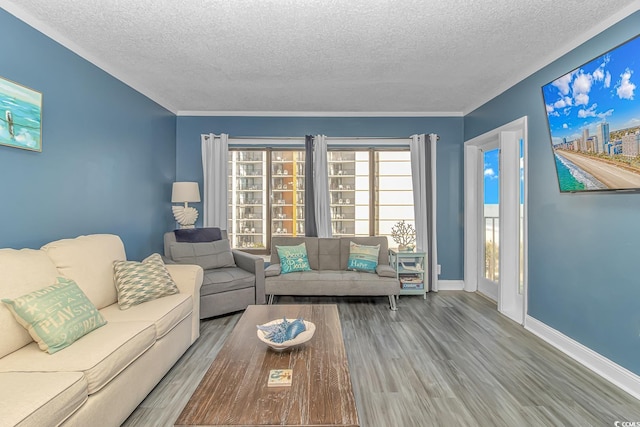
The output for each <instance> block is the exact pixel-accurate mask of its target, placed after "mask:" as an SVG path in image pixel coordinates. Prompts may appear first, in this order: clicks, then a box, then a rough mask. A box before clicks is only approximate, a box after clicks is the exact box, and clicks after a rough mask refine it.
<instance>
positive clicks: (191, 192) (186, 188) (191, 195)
mask: <svg viewBox="0 0 640 427" xmlns="http://www.w3.org/2000/svg"><path fill="white" fill-rule="evenodd" d="M199 201H200V188H198V183H197V182H174V183H173V189H172V191H171V202H172V203H183V202H199Z"/></svg>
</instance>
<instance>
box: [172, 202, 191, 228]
mask: <svg viewBox="0 0 640 427" xmlns="http://www.w3.org/2000/svg"><path fill="white" fill-rule="evenodd" d="M171 210H172V211H173V217H174V218H175V219H176V221H177V222H178V224H180V228H195V223H196V220H197V219H198V210H197V209H196V208H192V207H191V206H189V207H184V206H172V207H171Z"/></svg>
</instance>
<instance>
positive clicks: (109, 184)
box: [0, 9, 176, 259]
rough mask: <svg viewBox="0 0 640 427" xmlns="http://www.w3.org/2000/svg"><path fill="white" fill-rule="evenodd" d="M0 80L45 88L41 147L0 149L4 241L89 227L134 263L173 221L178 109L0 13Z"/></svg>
mask: <svg viewBox="0 0 640 427" xmlns="http://www.w3.org/2000/svg"><path fill="white" fill-rule="evenodd" d="M0 40H3V43H2V44H0V58H2V59H1V60H0V76H2V77H4V78H6V79H9V80H13V81H15V82H18V83H20V84H23V85H25V86H28V87H30V88H32V89H35V90H37V91H40V92H42V94H43V113H42V117H43V132H42V135H43V136H42V145H43V148H42V152H41V153H37V152H31V151H25V150H20V149H16V148H12V147H6V146H0V181H1V182H2V183H1V184H0V203H1V208H0V247H14V248H22V247H31V248H39V247H40V246H41V245H43V244H45V243H47V242H49V241H52V240H55V239H60V238H69V237H75V236H78V235H80V234H90V233H115V234H118V235H120V236H121V237H122V239H123V241H124V243H125V248H126V250H127V255H128V257H129V258H130V259H140V258H142V257H144V256H146V255H148V254H149V253H151V252H154V251H161V250H162V233H163V231H164V230H169V229H171V228H172V227H173V224H174V223H173V218H172V215H171V209H170V208H169V207H170V202H169V201H170V197H171V183H172V182H173V181H174V178H175V167H176V166H175V133H176V118H175V115H173V114H172V113H170V112H169V111H167V110H165V109H164V108H162V107H160V106H159V105H157V104H156V103H154V102H152V101H151V100H149V99H148V98H146V97H145V96H143V95H141V94H140V93H138V92H136V91H134V90H133V89H131V88H130V87H128V86H126V85H125V84H123V83H122V82H120V81H118V80H117V79H115V78H113V77H111V76H110V75H108V74H107V73H105V72H104V71H102V70H100V69H99V68H97V67H96V66H94V65H92V64H90V63H89V62H87V61H86V60H84V59H82V58H80V57H79V56H77V55H76V54H74V53H73V52H71V51H69V50H68V49H66V48H64V47H63V46H61V45H59V44H58V43H56V42H54V41H53V40H51V39H49V38H48V37H46V36H44V35H43V34H42V33H40V32H38V31H36V30H35V29H33V28H32V27H30V26H28V25H26V24H25V23H23V22H22V21H20V20H18V19H16V18H15V17H14V16H12V15H10V14H8V13H7V12H5V11H4V10H2V9H0Z"/></svg>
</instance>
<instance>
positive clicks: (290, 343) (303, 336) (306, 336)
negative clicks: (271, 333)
mask: <svg viewBox="0 0 640 427" xmlns="http://www.w3.org/2000/svg"><path fill="white" fill-rule="evenodd" d="M281 322H282V319H277V320H272V321H271V322H267V323H265V324H264V325H261V326H270V325H274V324H276V323H281ZM303 322H304V326H305V328H306V330H305V331H303V332H300V333H299V334H298V336H296V337H295V338H294V339H292V340H287V341H284V342H282V343H277V342H273V341H270V340H268V339H266V338H265V336H266V335H267V333H266V332H265V331H261V330H260V329H258V330H257V332H258V338H259V339H260V341H262V342H263V343H265V344H266V345H268V346H269V347H271V349H272V350H275V351H282V350H286V349H288V348H291V347H295V346H297V345H300V344H303V343H306V342H307V341H309V340H310V339H311V337H313V333H314V332H315V331H316V325H314V324H313V323H312V322H307V321H306V320H303Z"/></svg>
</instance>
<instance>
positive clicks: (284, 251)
mask: <svg viewBox="0 0 640 427" xmlns="http://www.w3.org/2000/svg"><path fill="white" fill-rule="evenodd" d="M276 250H277V251H278V257H279V258H280V273H281V274H286V273H292V272H294V271H310V270H311V266H310V265H309V258H308V257H307V247H306V245H305V244H304V242H303V243H300V244H299V245H297V246H277V245H276Z"/></svg>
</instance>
